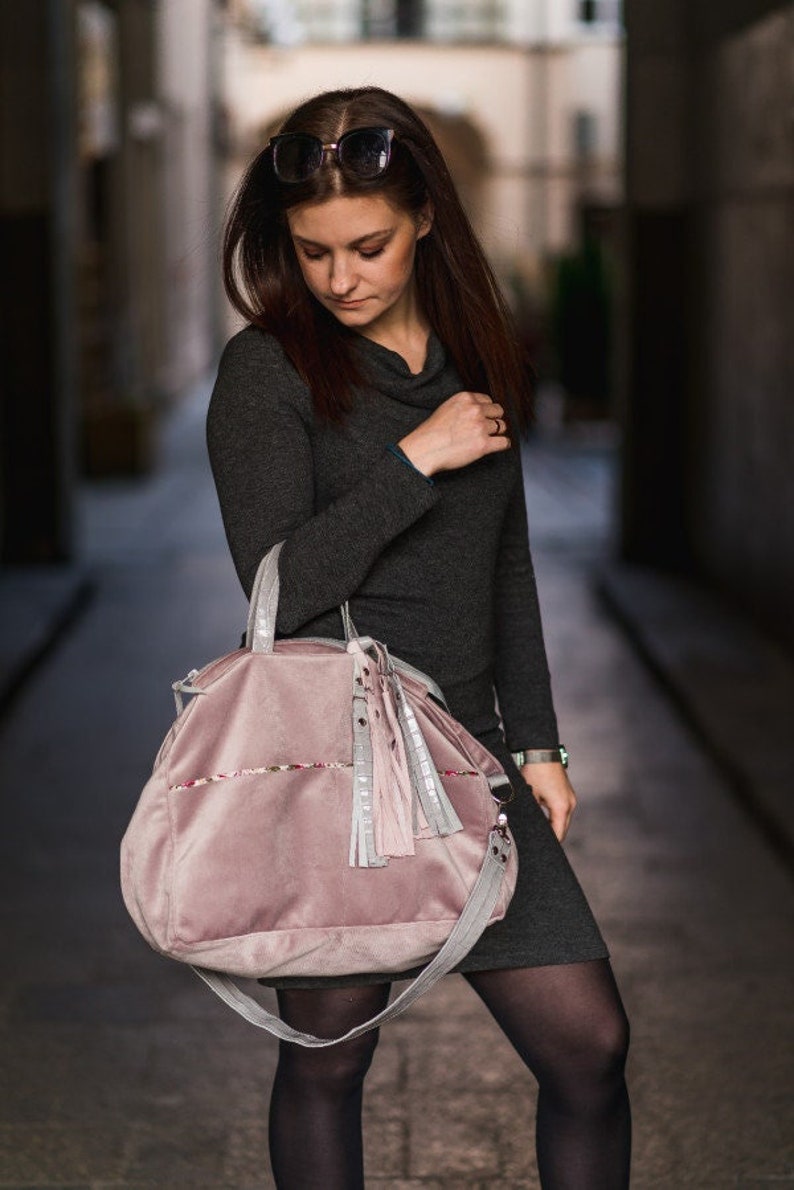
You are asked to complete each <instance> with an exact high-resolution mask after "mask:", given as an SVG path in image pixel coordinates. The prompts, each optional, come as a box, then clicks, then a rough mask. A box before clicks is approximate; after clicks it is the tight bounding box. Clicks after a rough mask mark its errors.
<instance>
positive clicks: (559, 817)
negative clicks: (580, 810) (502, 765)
mask: <svg viewBox="0 0 794 1190" xmlns="http://www.w3.org/2000/svg"><path fill="white" fill-rule="evenodd" d="M521 776H522V777H523V778H524V780H525V781H526V783H527V785H531V786H532V793H533V795H534V797H535V801H536V802H537V803H538V805H539V806H540V807H541V809H542V810H544V811H545V813H546V817H547V818H548V820H549V822H550V823H551V829H552V830H553V831H554V833H555V835H556V836H557V838H558V839H559V840H560V842H561V843H562V841H563V839H564V838H565V836H566V835H567V833H568V827H569V826H570V825H571V816H572V815H573V812H574V810H575V809H576V794H575V793H574V791H573V786H572V785H571V783H570V781H569V780H568V774H567V773H566V771H565V769H564V768H563V767H562V765H561V764H560V763H559V761H552V762H551V763H549V764H525V765H524V766H523V768H522V769H521Z"/></svg>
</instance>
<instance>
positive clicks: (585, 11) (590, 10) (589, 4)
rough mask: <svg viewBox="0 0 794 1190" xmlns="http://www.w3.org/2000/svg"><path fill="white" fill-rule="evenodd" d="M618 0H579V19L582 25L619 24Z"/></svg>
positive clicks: (619, 6) (619, 7)
mask: <svg viewBox="0 0 794 1190" xmlns="http://www.w3.org/2000/svg"><path fill="white" fill-rule="evenodd" d="M620 9H621V5H620V0H579V20H580V21H581V22H582V24H583V25H619V24H620V19H621V13H620Z"/></svg>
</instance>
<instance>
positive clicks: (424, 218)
mask: <svg viewBox="0 0 794 1190" xmlns="http://www.w3.org/2000/svg"><path fill="white" fill-rule="evenodd" d="M434 214H435V212H434V210H433V204H432V203H429V202H427V203H425V205H424V206H423V207H422V209H421V211H420V212H419V214H418V215H417V217H416V238H417V239H418V240H421V239H422V237H423V236H426V235H427V233H428V232H429V231H430V228H431V227H432V226H433V216H434Z"/></svg>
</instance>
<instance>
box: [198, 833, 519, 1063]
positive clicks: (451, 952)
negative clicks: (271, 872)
mask: <svg viewBox="0 0 794 1190" xmlns="http://www.w3.org/2000/svg"><path fill="white" fill-rule="evenodd" d="M511 846H512V844H511V841H510V838H509V836H507V835H503V834H502V832H501V831H499V830H497V829H494V830H492V831H491V833H490V836H489V838H488V848H487V851H486V854H485V858H484V860H483V863H482V867H481V868H480V872H479V875H478V877H477V880H476V881H475V883H474V887H473V888H472V890H471V892H470V894H469V898H468V900H467V901H466V904H465V905H464V906H463V910H462V912H461V915H460V917H459V918H458V921H457V922H456V923H455V926H454V928H453V930H452V933H451V934H450V935H449V937H448V938H447V940H446V942H445V943H444V945H443V946H442V947H441V950H440V951H439V952H438V954H437V955H436V956H435V958H434V959H432V961H431V962H430V963H428V965H427V966H426V967H425V968H424V970H423V971H422V972H421V973H420V974H419V975H417V977H416V979H414V980H413V981H412V982H411V983H410V984H409V985H408V987H407V988H405V990H404V991H402V992H401V993H400V994H399V996H397V997H396V998H395V999H394V1000H392V1002H391V1004H389V1005H388V1006H387V1007H386V1008H384V1009H383V1011H382V1012H379V1013H378V1015H377V1016H374V1017H372V1019H371V1020H368V1021H364V1023H363V1024H361V1025H357V1026H356V1027H355V1028H354V1029H351V1030H350V1031H349V1032H348V1033H345V1035H344V1036H343V1037H315V1036H314V1035H313V1034H311V1033H301V1032H300V1031H299V1030H297V1029H293V1028H291V1027H290V1026H289V1025H288V1024H287V1023H286V1021H283V1020H282V1019H281V1017H278V1016H275V1015H274V1014H273V1013H272V1012H268V1011H267V1010H266V1009H265V1008H263V1007H262V1005H261V1004H258V1003H257V1001H256V1000H254V999H252V997H251V996H248V995H246V993H245V992H243V991H242V990H241V989H240V988H238V986H237V984H236V983H234V981H233V980H232V979H230V978H229V976H228V975H222V974H220V972H218V971H208V970H207V969H206V968H204V967H194V968H193V970H194V971H195V973H196V975H198V976H199V977H200V978H201V979H203V980H204V982H205V983H206V984H207V986H208V987H210V988H211V989H212V991H213V992H215V994H216V995H218V996H220V998H221V1000H223V1001H224V1003H226V1004H228V1006H229V1007H230V1008H233V1009H234V1011H235V1012H237V1013H239V1014H240V1016H242V1017H244V1018H245V1020H247V1021H249V1022H250V1024H252V1025H256V1026H257V1028H259V1029H267V1031H268V1033H272V1034H273V1035H274V1036H275V1037H279V1038H281V1040H282V1041H294V1042H295V1043H296V1044H297V1045H303V1046H307V1047H311V1048H313V1049H317V1048H320V1047H322V1046H328V1045H336V1044H337V1043H338V1042H340V1041H352V1039H353V1038H354V1037H360V1036H361V1034H362V1033H367V1032H369V1030H370V1029H377V1028H378V1027H379V1026H380V1025H383V1024H385V1023H386V1022H387V1021H391V1020H393V1019H394V1018H395V1017H396V1016H399V1015H400V1013H403V1012H405V1010H406V1008H409V1007H410V1006H411V1005H412V1004H413V1003H414V1001H415V1000H418V998H419V997H420V996H421V995H423V993H424V992H427V991H429V990H430V988H431V987H432V986H433V985H434V984H435V983H438V981H439V979H441V978H442V976H444V975H446V974H447V973H448V972H450V971H451V970H452V968H453V967H455V966H457V964H458V963H459V962H460V961H461V959H463V958H465V957H466V955H467V954H468V953H469V951H470V950H471V948H472V947H473V946H474V943H475V942H476V941H477V939H478V938H479V937H480V934H482V932H483V930H484V929H485V927H486V926H487V924H488V922H489V920H490V917H491V914H492V913H493V910H494V907H495V906H496V903H497V901H498V899H499V894H500V892H501V889H502V882H503V880H504V875H505V871H506V869H507V860H508V855H509V852H510V848H511Z"/></svg>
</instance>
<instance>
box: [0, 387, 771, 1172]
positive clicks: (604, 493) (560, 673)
mask: <svg viewBox="0 0 794 1190" xmlns="http://www.w3.org/2000/svg"><path fill="white" fill-rule="evenodd" d="M206 396H207V393H206V390H202V391H200V392H198V393H196V394H195V396H194V397H193V398H192V399H191V400H190V401H189V402H186V403H184V404H182V405H181V406H180V407H178V408H177V410H176V411H175V413H174V414H173V415H172V416H171V419H170V422H169V425H168V427H167V432H166V436H165V441H164V443H163V448H162V451H163V458H162V460H161V462H162V465H161V466H160V468H159V469H158V470H157V472H156V473H155V476H154V477H153V478H151V479H149V480H146V481H137V482H130V483H123V482H119V483H115V484H105V485H103V486H101V487H96V488H93V489H92V488H88V489H85V490H84V496H83V501H82V526H83V536H84V550H83V554H84V557H86V558H87V559H88V562H89V565H90V568H91V571H92V576H93V580H94V583H95V595H94V597H93V600H92V602H91V603H90V605H89V606H88V607H87V609H86V610H85V611H84V613H83V614H82V616H81V617H80V618H79V620H78V621H77V622H76V623H75V624H74V625H73V626H72V627H71V629H70V630H69V631H68V633H66V634H65V635H64V637H63V639H62V640H61V641H60V643H59V645H58V647H57V648H56V649H55V650H54V651H53V652H52V653H51V655H50V656H49V657H48V659H47V660H46V662H45V663H44V664H43V665H42V666H41V667H40V668H39V669H38V670H37V672H36V673H35V675H34V676H33V677H32V679H31V680H30V681H29V682H28V683H27V685H26V686H25V688H24V690H23V691H22V693H21V695H20V696H19V697H18V698H17V699H16V700H15V702H14V704H13V705H12V708H11V710H10V712H9V713H8V715H7V717H6V719H5V721H4V723H3V726H2V746H1V747H0V770H1V776H2V785H3V789H4V791H5V794H4V807H5V811H4V816H3V818H4V826H3V832H2V839H1V840H0V857H1V858H2V866H1V867H0V888H1V889H2V914H3V939H4V945H3V948H2V960H0V962H1V967H2V1004H3V1013H2V1024H1V1025H0V1070H2V1076H1V1077H2V1083H3V1084H4V1089H3V1094H2V1106H1V1107H0V1113H1V1114H0V1186H2V1187H7V1188H8V1187H14V1188H16V1190H22V1187H27V1188H32V1187H62V1188H66V1187H69V1188H70V1190H79V1188H80V1190H82V1188H88V1187H90V1188H91V1190H110V1188H111V1187H112V1188H113V1190H133V1188H140V1190H143V1188H145V1187H148V1188H156V1187H185V1188H193V1187H197V1188H198V1187H212V1188H216V1190H220V1188H225V1190H263V1188H265V1187H271V1186H272V1185H273V1183H272V1180H271V1178H270V1176H269V1172H268V1158H267V1143H266V1105H267V1096H268V1086H269V1080H270V1078H271V1075H272V1072H273V1067H274V1061H275V1055H276V1043H275V1042H274V1041H273V1040H272V1039H271V1038H269V1037H267V1036H264V1035H261V1034H259V1033H258V1032H254V1031H253V1030H252V1029H251V1028H250V1027H249V1026H248V1025H246V1024H245V1023H243V1022H242V1021H240V1020H239V1019H238V1018H236V1017H234V1016H233V1015H232V1014H231V1013H230V1012H228V1010H227V1009H226V1008H225V1007H223V1006H222V1005H221V1004H220V1003H219V1002H217V1001H215V1000H214V998H213V997H211V996H210V995H209V994H208V992H207V991H206V989H204V988H203V987H202V986H201V985H200V984H199V983H198V981H197V980H195V979H194V978H193V977H192V976H191V974H190V973H189V972H188V971H187V970H186V969H184V968H181V967H179V966H178V965H176V964H172V963H169V962H168V961H166V960H164V959H160V958H158V957H156V956H155V955H153V954H152V953H151V952H150V951H149V950H148V948H147V947H146V945H145V944H144V943H143V942H142V940H141V939H140V938H139V937H138V935H137V933H136V932H135V930H134V928H133V926H132V924H131V923H130V922H129V920H128V919H127V917H126V914H125V911H124V909H123V906H122V904H121V900H120V895H119V891H118V879H117V849H118V841H119V838H120V836H121V833H122V832H123V829H124V826H125V824H126V821H127V819H128V817H129V815H130V813H131V810H132V808H133V806H134V804H135V800H136V798H137V795H138V792H139V790H140V788H141V786H142V784H143V782H144V780H145V778H146V776H147V768H148V766H149V765H150V764H151V760H152V757H153V755H154V752H155V749H156V746H157V744H158V743H159V740H160V738H161V737H162V736H163V735H164V733H165V731H166V730H167V728H168V726H169V724H170V721H171V714H172V708H173V702H172V696H171V691H170V682H171V681H172V680H173V679H174V678H176V677H177V676H180V675H182V674H184V673H186V672H187V671H188V670H189V669H190V668H192V667H193V666H195V665H200V664H203V663H204V662H206V661H208V660H210V659H211V658H212V657H214V656H216V655H219V654H221V653H224V652H226V651H228V650H229V649H230V648H232V647H234V646H235V645H236V641H237V638H238V633H239V628H240V626H241V624H242V622H243V618H244V613H245V608H244V602H243V598H242V595H241V593H240V592H239V590H238V588H237V584H236V579H235V576H234V573H233V570H232V567H231V563H230V561H229V559H228V555H227V552H226V547H225V542H224V540H223V534H222V529H221V526H220V520H219V516H218V512H217V509H216V506H215V497H214V492H213V489H212V483H211V479H210V475H209V469H208V465H207V462H206V456H205V451H204V446H203V415H204V408H205V406H206ZM611 460H612V452H611V449H610V447H609V444H608V443H607V442H604V441H599V440H597V439H592V438H591V439H575V438H570V437H567V438H566V437H563V438H560V439H557V440H553V441H549V442H547V441H545V440H534V441H533V442H532V443H531V444H530V445H529V446H528V448H527V452H526V476H527V488H528V503H529V507H530V517H531V527H532V531H533V541H534V552H535V560H536V565H537V569H538V575H539V583H540V589H541V599H542V605H543V609H544V618H545V625H546V633H547V638H548V646H549V652H550V657H551V664H552V673H553V675H554V678H555V692H556V701H557V706H558V714H559V718H560V724H561V732H562V737H563V739H564V740H565V743H566V745H567V746H568V748H569V750H570V753H571V757H572V768H571V772H572V778H573V781H574V784H575V786H576V788H577V791H578V794H579V799H580V809H579V811H578V814H577V818H576V821H575V824H574V827H573V829H572V832H571V835H570V841H569V844H568V850H569V854H570V856H571V858H572V861H573V864H574V866H575V868H576V870H577V872H578V874H579V877H580V879H581V881H582V883H583V884H584V886H585V888H586V890H587V893H588V895H589V897H590V899H591V902H592V904H593V906H594V908H595V910H596V914H597V916H598V917H599V919H600V922H601V925H602V928H603V930H604V932H605V935H606V937H607V940H608V942H609V944H610V946H611V949H612V955H613V962H614V966H615V969H616V972H617V975H618V979H619V982H620V984H621V986H622V990H623V993H624V997H625V1000H626V1003H627V1007H628V1009H629V1014H630V1016H631V1018H632V1023H633V1050H632V1056H631V1067H630V1085H631V1089H632V1094H633V1104H634V1113H635V1158H634V1178H633V1182H632V1185H633V1187H634V1188H635V1190H650V1188H656V1187H658V1188H660V1190H679V1188H681V1187H697V1188H698V1190H723V1188H724V1190H728V1188H741V1190H762V1188H764V1190H769V1188H771V1187H774V1188H775V1190H779V1188H780V1187H784V1186H794V1151H793V1150H792V1147H791V1141H792V1132H793V1131H794V1130H792V1127H791V1086H792V1078H791V1066H790V1063H791V1048H792V1047H791V1032H790V1030H791V1023H790V992H791V968H792V962H791V960H792V945H791V942H792V935H791V928H790V927H791V918H792V910H794V891H793V890H792V886H791V883H790V880H789V879H788V878H787V876H786V873H785V872H784V871H783V869H782V868H781V866H780V865H779V862H778V860H777V859H776V858H775V856H774V855H773V854H772V853H771V852H770V850H769V849H768V848H767V846H766V844H765V843H764V841H763V838H762V837H761V835H760V834H758V833H757V831H756V830H755V828H754V827H753V825H752V824H751V822H750V821H749V819H748V818H747V817H746V816H745V814H744V812H743V811H742V810H741V809H740V808H739V807H738V806H737V804H736V803H735V801H734V800H733V799H732V797H731V795H730V793H729V792H728V790H727V789H726V787H725V784H724V782H723V780H722V779H721V777H720V776H719V775H718V773H717V772H716V770H715V769H714V768H713V766H712V764H711V762H710V761H709V759H708V758H707V756H706V754H705V753H704V752H703V750H702V749H701V747H700V746H699V744H698V741H697V740H696V739H695V738H694V737H693V735H692V734H691V732H690V730H689V729H688V728H687V727H685V726H684V725H683V724H682V722H681V721H680V719H679V718H678V717H677V715H676V713H675V711H674V710H673V709H672V707H671V705H670V704H669V702H668V701H667V699H666V698H665V696H664V695H663V693H662V692H661V691H660V689H659V687H658V686H657V684H656V683H655V681H654V679H653V678H652V677H651V676H650V675H649V673H648V671H647V670H646V668H645V667H644V666H643V664H642V663H641V662H640V661H639V660H638V659H637V657H636V655H635V653H634V652H633V650H632V648H631V647H630V645H629V644H628V642H627V640H626V638H625V637H624V635H623V633H622V631H621V630H620V628H619V627H618V626H617V625H616V624H615V622H614V621H613V620H612V619H611V618H610V617H609V615H608V614H607V612H606V611H605V609H604V607H603V606H602V604H601V602H600V601H599V599H598V597H597V595H596V594H595V590H594V574H595V572H596V571H597V569H598V567H599V565H600V564H601V563H602V562H603V561H604V559H605V558H606V556H607V554H608V551H609V520H610V516H609V513H610V507H611V500H612V494H611V482H612V464H611ZM365 1113H366V1114H365V1119H366V1152H367V1170H368V1185H371V1186H372V1187H378V1186H380V1187H384V1188H388V1190H409V1188H412V1190H413V1188H416V1190H419V1188H420V1187H421V1188H423V1190H442V1188H443V1190H457V1188H461V1190H462V1188H464V1187H480V1188H482V1190H485V1188H486V1187H487V1188H488V1190H520V1188H530V1187H536V1186H537V1178H536V1172H535V1166H534V1158H533V1155H532V1148H533V1145H532V1126H531V1120H532V1114H533V1088H532V1085H531V1082H530V1080H529V1078H528V1077H527V1076H526V1075H525V1073H524V1071H523V1068H522V1066H521V1064H520V1063H519V1061H518V1059H517V1058H516V1057H515V1056H514V1055H513V1054H512V1053H511V1052H510V1051H509V1050H508V1049H507V1047H506V1045H505V1044H504V1043H503V1042H502V1040H501V1038H500V1035H499V1033H498V1030H497V1029H496V1027H495V1026H494V1025H493V1024H492V1023H491V1022H490V1021H489V1019H488V1018H487V1017H486V1015H485V1013H484V1010H483V1009H482V1008H481V1006H480V1004H479V1002H478V1001H477V1000H476V998H475V997H474V995H473V993H471V992H470V991H469V989H468V988H467V987H466V985H465V984H464V983H463V981H462V980H460V979H457V978H454V977H453V978H449V979H447V980H446V981H445V982H444V984H443V985H442V986H441V987H440V988H439V989H436V990H434V991H433V992H432V993H431V994H430V995H429V996H428V997H427V998H426V999H425V1000H423V1001H421V1002H420V1004H419V1005H418V1006H416V1007H415V1008H414V1009H412V1010H411V1011H410V1012H409V1013H408V1014H407V1015H406V1016H404V1017H402V1018H401V1019H400V1020H399V1021H397V1022H395V1023H393V1024H391V1025H389V1026H388V1027H387V1028H386V1029H384V1031H383V1035H382V1039H381V1044H380V1048H379V1052H378V1054H377V1057H376V1061H375V1066H374V1069H373V1071H372V1074H371V1077H370V1083H369V1087H368V1093H367V1098H366V1108H365Z"/></svg>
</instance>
